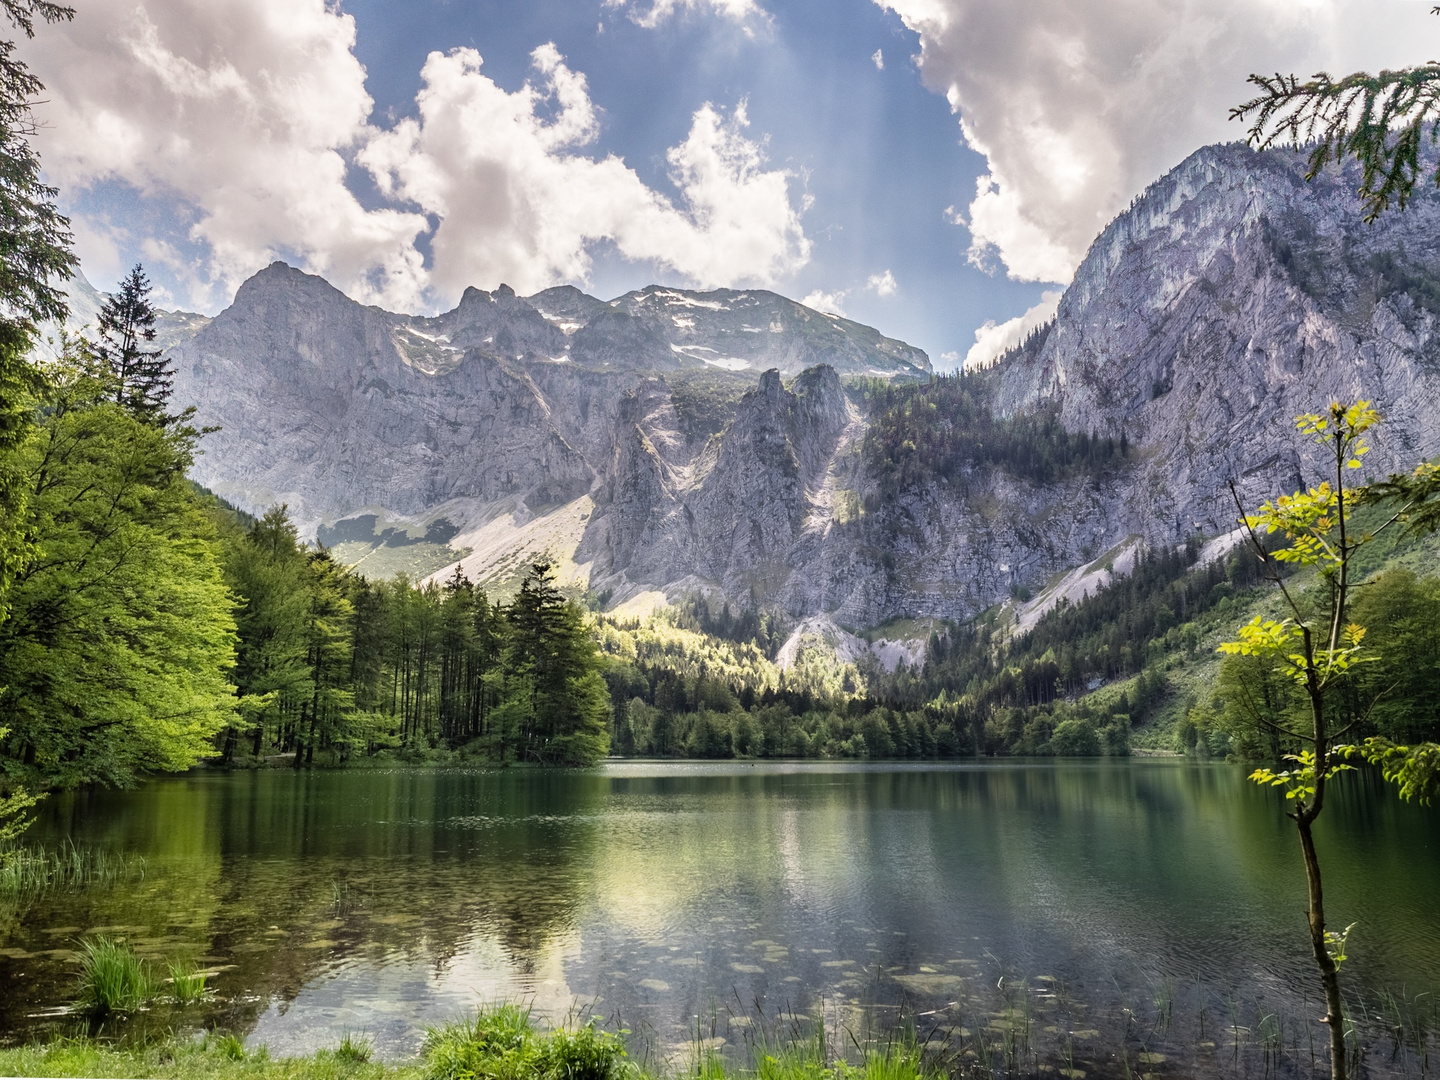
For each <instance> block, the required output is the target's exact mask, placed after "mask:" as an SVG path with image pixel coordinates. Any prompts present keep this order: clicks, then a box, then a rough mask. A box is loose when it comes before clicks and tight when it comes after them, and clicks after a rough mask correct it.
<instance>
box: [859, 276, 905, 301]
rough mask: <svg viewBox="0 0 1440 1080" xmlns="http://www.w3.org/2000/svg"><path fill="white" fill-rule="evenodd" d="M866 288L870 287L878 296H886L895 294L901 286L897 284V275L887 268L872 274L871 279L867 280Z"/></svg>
mask: <svg viewBox="0 0 1440 1080" xmlns="http://www.w3.org/2000/svg"><path fill="white" fill-rule="evenodd" d="M865 288H867V289H869V290H870V291H871V292H873V293H874V294H875V295H876V296H879V297H882V298H883V297H886V296H894V295H895V290H896V289H898V288H899V286H898V285H896V284H895V275H894V274H892V273H891V272H890V271H889V270H886V271H884V272H883V273H879V274H871V275H870V278H869V280H868V281H866V282H865Z"/></svg>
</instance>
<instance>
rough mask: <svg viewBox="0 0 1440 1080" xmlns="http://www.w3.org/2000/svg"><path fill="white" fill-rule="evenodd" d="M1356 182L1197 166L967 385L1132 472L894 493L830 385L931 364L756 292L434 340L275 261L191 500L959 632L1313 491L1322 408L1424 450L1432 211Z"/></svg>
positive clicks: (970, 474)
mask: <svg viewBox="0 0 1440 1080" xmlns="http://www.w3.org/2000/svg"><path fill="white" fill-rule="evenodd" d="M1352 188H1353V178H1348V177H1345V176H1338V175H1337V176H1327V177H1322V178H1321V179H1320V180H1318V181H1317V182H1316V183H1314V184H1309V185H1307V184H1306V183H1305V182H1304V181H1303V176H1302V166H1301V164H1300V163H1299V162H1298V161H1297V160H1296V159H1294V158H1293V157H1291V156H1289V155H1285V154H1266V155H1257V154H1254V153H1252V152H1250V151H1248V150H1246V149H1244V148H1241V147H1233V146H1226V147H1211V148H1207V149H1205V150H1202V151H1200V152H1198V153H1196V154H1195V155H1193V156H1192V157H1191V158H1190V159H1188V160H1187V161H1185V162H1184V163H1182V164H1181V165H1180V166H1179V167H1177V168H1176V169H1175V170H1174V171H1172V172H1171V173H1170V174H1169V175H1167V176H1166V177H1164V178H1163V179H1161V180H1160V181H1158V182H1157V183H1156V184H1155V185H1153V186H1152V187H1151V189H1150V190H1149V191H1147V192H1146V193H1145V195H1144V196H1143V197H1142V198H1141V199H1139V200H1137V202H1136V204H1135V205H1134V206H1132V207H1131V208H1130V210H1128V211H1127V212H1126V213H1124V214H1122V215H1121V216H1120V217H1119V218H1117V219H1116V220H1115V222H1113V223H1112V224H1111V225H1110V226H1109V227H1108V228H1107V229H1106V230H1105V232H1104V233H1103V234H1102V235H1101V236H1100V237H1099V238H1098V239H1097V240H1096V242H1095V245H1094V247H1093V248H1092V250H1091V252H1090V254H1089V256H1088V257H1087V258H1086V260H1085V262H1084V263H1083V264H1082V266H1081V267H1080V269H1079V271H1078V272H1077V274H1076V278H1075V282H1074V284H1073V285H1071V287H1070V288H1069V289H1068V290H1067V291H1066V293H1065V296H1064V298H1063V299H1062V301H1061V304H1060V308H1059V313H1058V315H1057V317H1056V320H1055V322H1054V323H1053V325H1051V326H1050V327H1048V328H1047V329H1046V330H1045V331H1043V332H1042V333H1040V334H1038V335H1036V337H1035V338H1033V339H1032V340H1031V341H1030V342H1028V343H1027V344H1026V345H1025V346H1024V347H1022V348H1021V349H1018V350H1016V351H1015V352H1014V353H1012V354H1011V355H1009V356H1007V357H1005V358H1003V359H1002V361H1001V362H1000V364H999V367H998V369H997V370H996V371H994V372H991V373H989V374H987V375H985V376H983V377H982V378H981V379H979V380H977V387H979V386H983V387H986V388H987V390H986V392H988V393H992V394H993V396H994V401H995V403H996V407H997V410H998V411H999V412H1001V413H1002V414H1004V415H1014V414H1018V413H1023V412H1028V411H1034V410H1054V411H1055V412H1056V413H1057V414H1058V416H1059V417H1060V418H1061V420H1062V421H1063V423H1064V424H1065V426H1066V427H1067V428H1069V429H1071V430H1084V431H1089V432H1093V433H1096V434H1098V435H1114V436H1119V435H1120V434H1121V433H1122V432H1123V433H1124V434H1125V435H1126V436H1127V437H1128V439H1129V442H1130V445H1131V447H1132V451H1131V455H1130V459H1129V463H1128V464H1126V465H1125V466H1123V467H1120V468H1115V469H1112V470H1111V471H1109V472H1106V473H1103V474H1099V475H1093V476H1089V477H1079V478H1075V479H1071V480H1066V481H1064V482H1061V483H1055V484H1050V485H1043V486H1042V485H1036V484H1032V483H1029V482H1027V481H1023V480H1020V479H1017V478H1016V477H1015V476H1013V475H1012V474H1011V473H1009V472H1007V471H1006V470H1005V469H1003V468H998V467H992V466H988V465H986V466H982V465H978V464H974V463H971V464H970V465H968V466H964V467H962V468H961V469H960V470H959V474H958V475H954V476H948V475H947V476H941V477H939V478H938V479H937V480H935V481H934V482H933V483H930V484H928V485H926V486H924V487H915V488H913V489H907V490H900V491H881V490H880V489H879V487H878V481H877V479H876V478H875V477H874V476H873V475H871V474H870V472H869V471H868V469H867V466H866V463H865V460H864V454H863V452H862V448H863V445H864V439H865V433H866V430H867V420H866V417H865V416H864V415H863V413H862V409H861V405H862V404H863V402H862V399H861V398H860V397H858V396H852V395H851V394H850V393H848V392H847V391H846V389H845V388H844V387H843V386H842V383H841V378H840V376H841V375H845V374H862V373H867V372H876V371H880V372H886V373H889V374H896V373H901V374H903V373H915V372H923V371H925V370H928V360H927V359H926V358H925V356H924V354H923V353H921V352H919V351H918V350H914V349H911V348H910V347H909V346H906V345H904V344H903V343H900V342H895V341H892V340H890V339H887V338H884V337H882V336H881V335H880V334H879V333H878V332H876V331H873V330H870V329H869V328H866V327H860V326H857V325H856V324H854V323H848V322H846V321H845V320H838V319H834V318H832V317H830V316H825V315H820V314H818V313H816V312H813V311H809V310H808V309H806V308H804V307H802V306H801V305H798V304H795V303H793V302H792V301H789V300H785V299H784V298H783V297H779V296H776V295H775V294H773V293H765V292H757V291H751V292H736V291H729V290H718V291H715V292H709V293H693V292H686V291H683V290H675V289H664V288H660V287H652V288H649V289H645V290H641V291H639V292H636V293H631V294H627V295H626V296H623V297H620V298H619V299H618V300H615V301H613V302H610V303H606V302H603V301H600V300H597V299H595V298H593V297H589V296H586V295H585V294H584V293H582V292H580V291H579V290H575V289H570V288H559V289H549V290H546V291H545V292H542V293H538V294H536V295H535V296H533V297H528V298H522V297H517V296H515V295H514V293H513V292H511V291H510V290H509V289H507V288H504V287H502V288H500V289H497V290H496V291H495V292H494V293H484V292H480V291H479V290H469V291H467V293H466V294H465V296H464V298H463V299H462V301H461V303H460V305H459V306H458V307H457V308H456V309H455V311H452V312H448V313H446V314H444V315H441V316H438V317H436V318H432V319H421V318H415V317H411V316H405V315H395V314H391V313H388V312H384V311H380V310H379V309H376V308H366V307H362V306H361V305H359V304H355V303H353V302H352V301H350V300H348V299H346V298H345V297H344V296H343V295H342V294H340V293H339V292H337V291H336V290H334V289H332V288H330V287H329V286H328V285H326V284H325V283H324V282H323V281H321V280H320V279H318V278H313V277H309V276H308V275H305V274H301V273H300V272H299V271H295V270H291V269H290V268H288V267H285V266H282V265H279V264H277V265H275V266H272V267H270V268H269V269H267V270H266V271H263V272H262V273H261V274H258V275H256V277H255V278H253V279H251V281H249V282H247V283H246V285H245V286H244V287H243V288H242V289H241V290H240V293H239V294H238V295H237V297H236V301H235V303H234V305H232V307H231V308H230V309H228V310H227V311H226V312H224V313H222V314H221V315H220V316H218V317H217V318H215V319H214V320H213V321H212V322H211V323H210V324H209V325H208V326H205V327H204V328H203V329H201V330H200V331H199V332H198V333H196V334H195V335H194V336H193V337H192V338H191V339H190V340H189V341H187V342H185V343H183V344H181V345H179V346H177V347H176V348H175V349H174V350H173V352H172V355H173V356H174V357H175V359H176V365H177V383H176V396H177V400H178V401H179V402H180V403H182V404H194V405H196V407H197V409H198V410H199V419H200V420H201V421H203V422H205V423H218V424H221V425H223V427H224V430H223V431H221V432H220V433H219V434H217V435H214V436H211V437H209V438H207V440H206V442H205V454H204V456H203V457H202V458H201V459H200V461H199V462H198V463H197V467H196V478H197V479H198V480H199V481H200V482H202V483H205V484H207V485H209V486H211V487H212V488H215V489H216V490H218V491H220V492H221V493H222V494H225V495H227V496H228V497H230V498H232V499H234V500H235V501H236V502H238V503H240V504H241V505H243V506H246V507H247V508H251V509H263V508H264V507H265V506H266V505H269V504H270V503H271V502H274V501H280V500H282V499H283V500H287V501H289V502H290V503H291V505H292V507H295V508H297V510H298V511H299V516H300V517H301V519H302V521H304V522H306V523H308V524H312V525H313V524H314V523H317V522H319V521H320V520H322V519H324V520H326V521H332V522H333V521H335V520H337V519H340V518H343V517H346V516H352V515H355V514H356V513H358V512H361V511H363V510H365V509H367V508H376V507H379V508H384V509H386V510H388V511H390V512H392V513H397V514H402V515H409V516H411V517H412V518H413V519H415V520H417V521H425V520H429V518H427V515H430V516H434V515H437V514H439V513H441V512H442V510H443V512H444V513H445V514H446V515H447V516H448V517H449V518H450V519H451V520H454V521H455V522H457V523H459V524H462V526H463V527H464V528H465V529H470V530H472V531H471V532H470V533H464V532H462V535H461V536H459V537H457V538H456V540H455V541H454V542H455V543H456V544H457V546H464V545H466V544H467V543H468V541H467V539H466V537H467V536H477V537H478V536H480V532H479V531H478V530H481V529H483V528H489V527H490V526H491V524H493V523H494V522H495V521H497V520H500V518H501V517H503V515H505V514H509V515H510V518H508V519H505V520H513V522H514V528H515V529H516V530H521V529H528V528H530V527H531V525H533V524H534V523H536V521H537V519H538V520H539V521H540V522H541V523H543V522H544V521H545V520H550V519H549V518H548V517H547V516H548V515H550V514H551V513H552V512H553V513H555V515H556V516H555V518H554V519H553V520H555V521H557V522H558V521H559V520H560V519H561V518H563V519H564V521H566V522H570V523H575V524H574V527H573V528H571V527H570V526H567V527H566V528H567V529H568V531H566V530H562V529H559V528H558V526H557V529H555V530H552V533H553V534H554V535H557V536H558V535H560V534H561V533H562V532H563V533H564V536H565V537H566V538H567V539H566V540H565V543H566V544H568V546H567V547H566V548H565V550H563V551H559V552H552V554H558V555H560V556H562V557H563V558H566V559H573V563H574V565H575V566H577V567H584V568H585V574H586V575H588V580H589V582H590V583H591V585H592V586H593V587H594V588H596V589H597V590H611V592H612V594H613V595H615V596H616V597H617V598H623V597H624V596H626V595H632V594H633V593H635V592H637V591H640V590H644V589H651V588H657V589H669V590H671V591H672V592H673V591H675V590H677V589H681V588H690V587H706V588H714V589H719V590H721V591H723V592H724V593H726V594H727V595H728V596H730V597H731V598H732V599H733V600H735V601H737V602H739V603H742V604H743V603H745V602H747V601H749V600H751V599H752V598H753V599H754V600H755V601H756V602H759V603H764V604H777V605H780V606H782V607H784V608H785V609H787V610H788V611H790V612H791V613H792V614H794V615H797V616H810V615H816V614H820V613H824V614H827V615H829V616H831V617H832V618H833V619H834V620H835V621H837V622H839V623H841V624H843V625H847V626H869V625H874V624H876V623H879V622H881V621H884V620H886V619H890V618H895V617H922V616H935V617H942V618H953V619H960V618H966V617H968V616H970V615H973V614H974V613H976V612H977V611H979V610H982V609H984V608H986V607H988V606H990V605H992V604H994V603H996V602H997V601H999V600H1001V599H1003V598H1005V597H1006V596H1007V595H1009V594H1010V591H1011V590H1012V588H1013V587H1015V586H1017V585H1023V586H1027V587H1030V588H1032V589H1033V588H1035V587H1036V586H1038V585H1040V584H1042V583H1043V582H1044V581H1045V580H1046V579H1047V578H1049V577H1050V576H1051V575H1052V574H1054V573H1056V572H1057V571H1064V570H1069V569H1070V568H1072V567H1075V566H1078V565H1083V564H1086V563H1089V562H1092V561H1094V560H1099V559H1101V558H1102V557H1103V556H1104V555H1105V554H1106V553H1107V551H1111V550H1113V549H1116V548H1117V546H1118V545H1121V544H1123V543H1126V542H1128V541H1129V540H1130V539H1131V538H1133V537H1137V536H1138V537H1141V538H1143V539H1144V540H1146V541H1147V542H1149V543H1153V544H1162V543H1173V542H1178V541H1179V540H1182V539H1184V538H1185V537H1186V536H1188V535H1190V534H1191V533H1193V532H1195V531H1201V532H1206V533H1212V534H1213V533H1218V532H1222V531H1225V530H1227V529H1228V523H1229V522H1230V521H1231V520H1232V518H1233V516H1234V512H1233V507H1232V506H1231V505H1230V501H1229V500H1230V495H1229V488H1228V483H1229V481H1231V480H1232V479H1233V480H1235V481H1236V482H1237V484H1238V485H1239V487H1240V489H1241V493H1242V498H1243V499H1244V501H1245V502H1246V503H1247V504H1249V503H1254V502H1256V501H1258V500H1259V499H1260V498H1261V497H1264V496H1267V495H1272V494H1274V493H1275V492H1277V491H1282V490H1286V491H1288V490H1293V488H1294V487H1295V486H1296V485H1297V484H1298V483H1299V478H1300V476H1301V474H1302V472H1304V473H1306V474H1307V475H1309V474H1310V470H1311V469H1312V466H1313V465H1314V464H1315V462H1313V461H1312V460H1311V458H1310V455H1311V454H1312V447H1311V446H1310V445H1308V444H1307V443H1305V441H1304V440H1301V439H1299V438H1298V437H1297V436H1296V435H1295V433H1294V430H1293V424H1292V417H1293V416H1294V415H1295V414H1297V413H1300V412H1307V411H1312V410H1314V409H1316V408H1320V407H1323V405H1324V404H1325V403H1326V402H1328V401H1329V400H1331V399H1332V398H1336V397H1343V398H1354V397H1366V398H1370V399H1372V400H1375V401H1376V402H1377V403H1378V404H1379V406H1380V407H1381V409H1382V410H1383V411H1384V412H1385V413H1386V415H1387V418H1388V420H1387V423H1386V425H1385V426H1384V428H1383V429H1381V430H1380V431H1379V433H1378V434H1377V436H1376V438H1375V440H1374V441H1375V444H1376V449H1375V452H1374V453H1373V454H1372V456H1371V457H1370V458H1369V459H1367V465H1368V466H1369V467H1370V470H1371V471H1373V472H1375V473H1377V474H1378V473H1383V472H1385V471H1388V470H1391V469H1397V468H1408V467H1409V466H1411V465H1413V464H1414V462H1415V461H1416V460H1417V459H1419V458H1421V457H1424V456H1429V455H1433V454H1435V453H1437V452H1440V410H1437V404H1440V341H1437V332H1436V327H1437V322H1436V320H1437V317H1440V245H1437V243H1436V241H1437V239H1440V197H1437V196H1434V195H1432V194H1430V193H1426V194H1425V195H1424V196H1423V197H1422V198H1420V199H1418V200H1417V202H1416V204H1415V205H1414V206H1413V207H1412V208H1411V209H1410V210H1407V211H1406V212H1405V213H1404V214H1393V215H1390V216H1388V217H1386V218H1383V219H1382V220H1381V221H1380V223H1379V224H1377V225H1375V226H1367V225H1364V224H1363V223H1362V222H1361V221H1360V220H1359V211H1358V209H1357V205H1356V202H1355V200H1354V197H1353V195H1352V194H1350V191H1351V189H1352ZM727 369H735V370H733V371H731V370H727ZM762 371H763V374H761V372H762ZM587 500H588V501H587ZM562 504H564V510H563V513H562V512H561V511H560V510H557V509H556V508H557V507H560V506H561V505H562ZM457 508H458V509H457ZM497 515H499V517H497ZM542 531H543V530H542ZM485 535H486V536H487V537H489V539H487V540H486V541H485V543H484V544H478V543H477V547H479V548H484V549H485V550H489V549H491V548H496V549H498V548H500V547H503V543H501V542H498V541H495V540H494V534H493V533H487V534H485ZM506 535H510V534H506ZM515 535H517V536H518V535H519V532H518V531H517V532H516V533H515ZM526 535H530V534H529V533H527V534H526ZM487 545H488V546H487Z"/></svg>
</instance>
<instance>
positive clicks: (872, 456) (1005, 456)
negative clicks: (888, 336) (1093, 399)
mask: <svg viewBox="0 0 1440 1080" xmlns="http://www.w3.org/2000/svg"><path fill="white" fill-rule="evenodd" d="M866 396H867V399H868V401H867V403H868V406H869V409H870V426H869V428H868V429H867V431H866V433H865V444H864V454H865V460H866V463H867V464H868V465H869V468H870V472H871V475H872V476H873V477H874V478H875V480H876V481H877V487H878V489H879V490H880V492H881V493H882V496H881V497H882V498H895V497H897V496H899V495H900V494H903V493H904V492H905V491H908V490H912V489H914V488H923V487H927V486H929V485H931V484H935V483H937V482H939V483H944V484H947V485H950V486H952V487H955V488H958V489H960V490H961V491H962V492H963V491H967V490H968V479H967V478H968V475H969V472H970V471H971V470H972V469H973V468H974V466H977V465H994V466H998V467H999V468H1002V469H1004V470H1005V471H1006V472H1009V473H1010V474H1011V475H1013V476H1016V477H1019V478H1021V479H1024V480H1029V481H1031V482H1032V483H1036V484H1050V483H1054V482H1056V481H1059V480H1064V479H1067V478H1069V477H1072V476H1076V475H1082V474H1090V473H1095V472H1099V471H1102V470H1104V469H1106V468H1110V467H1113V466H1115V465H1117V464H1119V463H1120V462H1121V461H1122V460H1123V459H1124V458H1125V457H1126V455H1127V453H1128V446H1127V444H1126V442H1125V440H1124V439H1123V437H1122V438H1121V439H1116V438H1114V437H1112V436H1105V437H1096V436H1093V435H1090V434H1087V433H1086V432H1069V431H1066V430H1065V428H1064V427H1062V426H1061V424H1060V421H1059V419H1058V418H1057V416H1056V415H1055V413H1054V412H1053V411H1042V412H1037V413H1026V414H1021V415H1018V416H1013V417H1008V418H1002V417H998V416H996V415H995V412H994V410H993V407H992V406H991V404H990V401H989V382H988V380H987V377H986V376H984V375H963V374H962V375H948V376H947V375H937V376H935V377H934V378H932V379H931V380H930V381H929V382H928V383H923V384H917V383H879V382H877V383H875V384H871V385H868V386H867V387H866Z"/></svg>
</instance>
